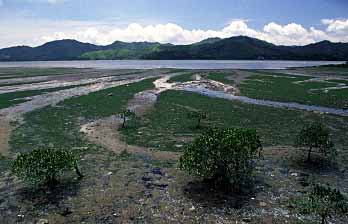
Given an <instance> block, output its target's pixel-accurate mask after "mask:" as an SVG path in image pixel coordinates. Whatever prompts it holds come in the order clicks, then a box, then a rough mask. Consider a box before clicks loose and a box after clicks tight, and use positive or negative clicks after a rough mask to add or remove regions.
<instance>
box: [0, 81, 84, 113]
mask: <svg viewBox="0 0 348 224" xmlns="http://www.w3.org/2000/svg"><path fill="white" fill-rule="evenodd" d="M84 85H85V84H83V85H73V86H63V87H56V88H49V89H40V90H27V91H19V92H10V93H3V94H0V109H3V108H7V107H11V106H14V105H16V104H20V103H24V102H26V101H29V99H26V98H27V97H33V96H37V95H41V94H45V93H50V92H56V91H60V90H65V89H71V88H76V87H80V86H84Z"/></svg>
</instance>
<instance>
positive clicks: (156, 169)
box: [151, 167, 163, 176]
mask: <svg viewBox="0 0 348 224" xmlns="http://www.w3.org/2000/svg"><path fill="white" fill-rule="evenodd" d="M151 172H152V173H153V174H157V175H161V176H163V172H162V171H161V168H158V167H156V168H153V169H152V170H151Z"/></svg>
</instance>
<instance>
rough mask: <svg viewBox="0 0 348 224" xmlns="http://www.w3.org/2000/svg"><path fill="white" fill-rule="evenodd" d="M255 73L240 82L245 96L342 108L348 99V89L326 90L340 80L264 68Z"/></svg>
mask: <svg viewBox="0 0 348 224" xmlns="http://www.w3.org/2000/svg"><path fill="white" fill-rule="evenodd" d="M252 73H254V74H255V75H252V76H250V77H248V78H247V79H246V80H245V81H243V82H242V83H241V84H240V90H241V93H242V95H245V96H248V97H250V98H255V99H264V100H273V101H279V102H296V103H300V104H306V105H318V106H325V107H333V108H342V107H343V106H344V105H343V102H342V101H343V99H347V98H348V89H331V90H329V91H325V90H323V88H324V89H325V88H329V87H337V86H338V85H339V83H337V82H324V81H308V80H310V79H311V78H313V77H305V76H296V75H286V74H282V73H273V72H264V71H252Z"/></svg>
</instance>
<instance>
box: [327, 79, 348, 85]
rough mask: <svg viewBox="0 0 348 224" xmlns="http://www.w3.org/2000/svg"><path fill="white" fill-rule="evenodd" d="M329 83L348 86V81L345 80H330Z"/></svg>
mask: <svg viewBox="0 0 348 224" xmlns="http://www.w3.org/2000/svg"><path fill="white" fill-rule="evenodd" d="M326 81H328V82H335V83H338V84H344V85H347V86H348V80H345V79H329V80H326Z"/></svg>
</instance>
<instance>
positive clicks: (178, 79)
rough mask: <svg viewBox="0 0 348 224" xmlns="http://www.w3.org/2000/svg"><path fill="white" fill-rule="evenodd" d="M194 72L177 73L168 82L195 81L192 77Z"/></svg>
mask: <svg viewBox="0 0 348 224" xmlns="http://www.w3.org/2000/svg"><path fill="white" fill-rule="evenodd" d="M193 75H194V74H193V73H185V74H182V75H177V76H173V77H171V78H170V79H169V80H168V82H170V83H173V82H189V81H193V80H194V78H193V77H192V76H193Z"/></svg>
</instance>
